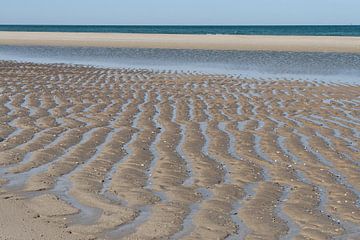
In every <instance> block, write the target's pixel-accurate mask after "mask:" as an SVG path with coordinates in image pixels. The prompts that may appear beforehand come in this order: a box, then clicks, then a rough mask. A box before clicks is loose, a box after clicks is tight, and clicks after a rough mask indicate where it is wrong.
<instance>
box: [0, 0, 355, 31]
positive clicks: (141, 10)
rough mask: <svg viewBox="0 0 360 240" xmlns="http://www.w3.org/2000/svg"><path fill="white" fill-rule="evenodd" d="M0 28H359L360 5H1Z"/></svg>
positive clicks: (298, 1) (240, 0)
mask: <svg viewBox="0 0 360 240" xmlns="http://www.w3.org/2000/svg"><path fill="white" fill-rule="evenodd" d="M0 24H66V25H67V24H116V25H128V24H130V25H132V24H136V25H138V24H151V25H152V24H159V25H167V24H169V25H172V24H176V25H182V24H184V25H203V24H204V25H206V24H209V25H218V24H219V25H222V24H229V25H274V24H275V25H282V24H286V25H292V24H354V25H360V0H0Z"/></svg>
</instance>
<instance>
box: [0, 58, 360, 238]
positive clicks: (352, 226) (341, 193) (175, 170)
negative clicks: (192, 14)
mask: <svg viewBox="0 0 360 240" xmlns="http://www.w3.org/2000/svg"><path fill="white" fill-rule="evenodd" d="M359 92H360V86H359V85H350V84H335V83H334V84H327V83H317V82H307V81H295V80H294V81H285V80H284V81H283V80H277V81H273V80H271V81H270V80H269V81H260V80H255V79H239V78H236V77H230V76H224V75H204V74H202V75H201V74H193V73H182V72H165V71H163V72H156V71H150V70H140V69H105V68H95V67H90V66H75V65H64V64H33V63H16V62H6V61H2V62H0V113H1V114H0V118H1V121H0V124H1V125H0V137H1V139H0V166H1V167H0V179H1V180H0V185H1V192H0V193H1V194H0V199H1V200H0V206H1V214H0V225H1V228H3V227H4V229H5V230H4V231H1V232H0V239H41V238H43V239H49V238H48V237H47V236H49V234H52V236H56V237H57V238H52V239H72V238H74V239H359V238H360V174H359V172H360V161H359V159H360V153H359V150H360V146H359V138H360V117H359V116H360V98H359ZM9 216H12V217H9ZM9 218H10V220H9V221H7V220H6V219H9ZM33 219H35V220H34V221H33ZM10 223H11V224H10ZM24 223H25V225H24ZM11 226H13V227H14V226H19V228H20V229H22V230H21V231H19V230H18V229H17V230H15V229H14V228H11ZM21 226H26V228H25V227H21ZM44 226H47V227H46V229H44ZM28 232H32V234H33V235H31V234H27V233H28ZM41 234H43V236H40V235H41ZM37 235H39V237H38V238H37Z"/></svg>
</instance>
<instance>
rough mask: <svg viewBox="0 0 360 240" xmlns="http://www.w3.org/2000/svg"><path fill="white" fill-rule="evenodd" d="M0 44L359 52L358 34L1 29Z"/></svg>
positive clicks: (359, 41)
mask: <svg viewBox="0 0 360 240" xmlns="http://www.w3.org/2000/svg"><path fill="white" fill-rule="evenodd" d="M0 44H1V45H21V46H23V45H31V46H38V45H41V46H43V45H45V46H77V47H79V46H81V47H121V48H162V49H164V48H167V49H207V50H243V51H245V50H247V51H285V52H286V51H295V52H352V53H359V52H360V39H359V38H358V37H338V36H256V35H186V34H181V35H180V34H129V33H57V32H4V31H0Z"/></svg>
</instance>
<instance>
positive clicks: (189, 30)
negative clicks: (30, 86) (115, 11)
mask: <svg viewBox="0 0 360 240" xmlns="http://www.w3.org/2000/svg"><path fill="white" fill-rule="evenodd" d="M0 31H29V32H98V33H163V34H231V35H299V36H305V35H314V36H360V25H343V26H342V25H320V26H315V25H314V26H311V25H305V26H293V25H289V26H154V25H145V26H139V25H136V26H131V25H107V26H97V25H81V26H80V25H0Z"/></svg>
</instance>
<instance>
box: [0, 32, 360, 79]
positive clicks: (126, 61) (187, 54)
mask: <svg viewBox="0 0 360 240" xmlns="http://www.w3.org/2000/svg"><path fill="white" fill-rule="evenodd" d="M0 31H37V32H39V31H40V32H41V31H44V32H102V33H104V32H112V33H114V32H116V33H167V34H247V35H251V34H256V35H316V36H359V37H360V26H32V25H27V26H16V25H11V26H10V25H7V26H5V25H0ZM0 60H9V61H18V62H36V63H64V64H83V65H91V66H98V67H108V68H137V69H151V70H154V71H177V72H195V73H205V74H225V75H231V76H238V77H240V78H255V79H260V80H265V81H266V80H305V81H319V82H331V83H345V84H347V83H350V84H356V85H360V54H357V53H323V52H274V51H219V50H182V49H140V48H97V47H49V46H10V45H0Z"/></svg>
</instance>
